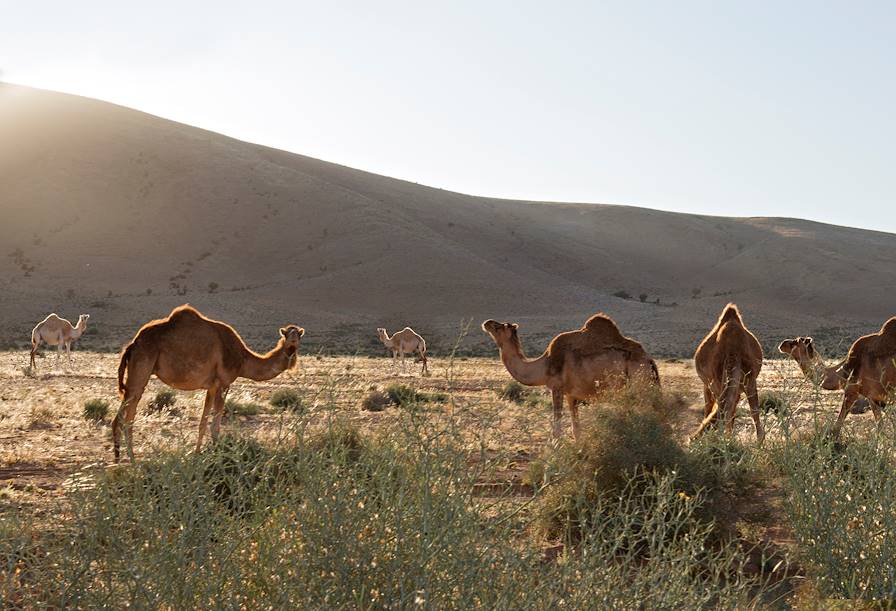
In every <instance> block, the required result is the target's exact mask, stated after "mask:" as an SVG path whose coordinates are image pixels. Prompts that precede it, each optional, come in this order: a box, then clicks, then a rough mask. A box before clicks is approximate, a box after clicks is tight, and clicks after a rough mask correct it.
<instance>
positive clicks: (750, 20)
mask: <svg viewBox="0 0 896 611" xmlns="http://www.w3.org/2000/svg"><path fill="white" fill-rule="evenodd" d="M894 60H896V3H893V2H879V3H878V2H824V3H822V2H784V3H782V2H761V1H751V2H737V3H735V2H712V1H707V2H689V1H682V2H675V3H673V2H659V1H657V2H636V1H623V2H612V3H611V2H581V3H579V2H543V1H542V2H518V1H514V2H510V1H508V2H496V1H495V2H492V1H481V0H480V1H479V2H466V1H464V2H459V1H456V2H450V3H449V2H444V3H441V4H436V3H433V2H420V1H419V0H418V1H417V2H392V1H388V0H377V1H375V2H356V3H350V2H337V1H333V2H215V3H210V2H209V3H206V2H203V3H198V2H196V3H189V2H183V1H178V2H172V1H162V0H156V1H153V2H146V3H143V4H142V5H140V6H138V5H137V4H136V3H132V2H121V1H120V0H119V1H116V2H92V1H89V0H85V1H82V2H72V1H71V0H66V1H64V2H62V1H60V2H42V1H40V0H34V1H29V2H13V1H7V0H2V1H0V71H2V74H0V78H2V79H4V80H8V81H11V82H15V83H20V84H25V85H32V86H36V87H42V88H46V89H54V90H59V91H66V92H71V93H77V94H80V95H85V96H88V97H95V98H100V99H104V100H108V101H111V102H115V103H118V104H122V105H125V106H130V107H133V108H137V109H140V110H144V111H146V112H150V113H152V114H156V115H160V116H162V117H166V118H170V119H174V120H177V121H181V122H183V123H188V124H191V125H197V126H200V127H203V128H207V129H211V130H214V131H217V132H221V133H224V134H227V135H230V136H233V137H236V138H240V139H243V140H249V141H252V142H258V143H261V144H266V145H270V146H274V147H278V148H282V149H286V150H289V151H293V152H296V153H301V154H304V155H310V156H313V157H318V158H321V159H326V160H328V161H334V162H337V163H341V164H344V165H348V166H352V167H356V168H361V169H364V170H369V171H372V172H376V173H379V174H385V175H388V176H395V177H398V178H404V179H407V180H412V181H416V182H419V183H423V184H427V185H431V186H435V187H441V188H444V189H450V190H454V191H461V192H464V193H471V194H476V195H488V196H496V197H507V198H516V199H533V200H556V201H577V202H602V203H619V204H633V205H639V206H646V207H651V208H660V209H665V210H675V211H681V212H697V213H707V214H721V215H733V216H795V217H801V218H810V219H814V220H819V221H824V222H829V223H836V224H843V225H851V226H858V227H866V228H871V229H879V230H884V231H891V232H896V152H894V150H896V149H894V143H896V78H894V76H896V75H894V72H896V61H894Z"/></svg>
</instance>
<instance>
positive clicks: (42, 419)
mask: <svg viewBox="0 0 896 611" xmlns="http://www.w3.org/2000/svg"><path fill="white" fill-rule="evenodd" d="M54 422H56V412H55V411H54V410H53V408H52V407H50V406H49V405H43V404H38V405H32V406H31V409H30V410H29V411H28V426H29V427H30V428H33V429H42V428H50V427H52V426H53V423H54Z"/></svg>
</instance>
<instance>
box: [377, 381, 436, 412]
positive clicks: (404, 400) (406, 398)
mask: <svg viewBox="0 0 896 611" xmlns="http://www.w3.org/2000/svg"><path fill="white" fill-rule="evenodd" d="M385 392H386V394H387V395H389V399H390V400H391V401H392V403H394V404H395V405H397V406H399V407H404V408H408V407H414V406H415V405H417V404H418V403H423V402H425V401H426V396H425V395H424V394H422V393H419V392H417V390H416V389H414V388H411V387H410V386H408V385H407V384H389V385H388V386H387V387H386V391H385Z"/></svg>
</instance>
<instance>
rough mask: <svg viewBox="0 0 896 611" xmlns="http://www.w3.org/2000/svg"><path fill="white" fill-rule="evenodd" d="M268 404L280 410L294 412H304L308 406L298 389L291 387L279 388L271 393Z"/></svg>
mask: <svg viewBox="0 0 896 611" xmlns="http://www.w3.org/2000/svg"><path fill="white" fill-rule="evenodd" d="M270 404H271V405H273V406H274V407H276V408H278V409H280V410H282V411H289V412H294V413H305V412H306V411H308V407H307V406H306V405H305V401H304V399H303V398H302V395H301V394H299V391H297V390H295V389H292V388H280V389H278V390H275V391H274V393H273V394H272V395H271V399H270Z"/></svg>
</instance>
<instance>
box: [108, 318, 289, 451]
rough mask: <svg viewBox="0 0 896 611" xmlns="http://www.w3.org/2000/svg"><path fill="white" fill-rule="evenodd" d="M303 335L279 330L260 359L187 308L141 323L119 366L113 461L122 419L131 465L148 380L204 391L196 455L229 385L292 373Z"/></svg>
mask: <svg viewBox="0 0 896 611" xmlns="http://www.w3.org/2000/svg"><path fill="white" fill-rule="evenodd" d="M304 334H305V330H304V329H302V328H301V327H297V326H295V325H288V326H286V327H283V328H281V329H280V340H279V341H278V342H277V345H276V346H275V347H274V349H273V350H271V351H270V352H268V353H267V354H264V355H261V354H256V353H255V352H253V351H252V350H250V349H249V348H247V347H246V344H245V343H244V342H243V340H242V338H241V337H240V336H239V334H238V333H237V332H236V331H235V330H234V329H233V327H231V326H230V325H227V324H225V323H223V322H219V321H217V320H211V319H210V318H206V317H205V316H203V315H202V314H200V313H199V312H198V311H196V310H195V309H193V308H192V307H190V306H189V305H182V306H180V307H177V308H174V310H172V311H171V314H170V315H169V316H168V318H165V319H162V320H154V321H152V322H149V323H147V324H145V325H143V327H142V328H141V329H140V330H139V331H138V332H137V335H135V336H134V339H133V340H132V341H131V343H129V344H128V345H127V346H125V348H124V351H123V352H122V353H121V362H120V364H119V365H118V391H119V394H120V395H121V396H122V402H121V407H120V408H119V409H118V413H117V414H116V416H115V419H114V420H113V421H112V440H113V445H114V451H115V462H118V459H119V440H120V436H121V435H120V429H121V428H122V419H123V420H124V423H123V426H124V430H125V438H126V441H127V450H128V456H129V457H130V459H131V461H132V462H133V460H134V451H133V447H132V443H131V438H132V430H131V429H132V425H133V422H134V417H135V416H136V414H137V404H138V403H139V402H140V397H141V396H142V395H143V390H144V389H145V388H146V384H147V382H149V378H150V376H152V375H153V374H155V375H156V377H158V378H159V379H160V380H161V381H163V382H164V383H165V384H167V385H169V386H171V387H173V388H177V389H180V390H198V389H200V388H203V389H205V390H207V391H208V392H207V393H206V395H205V407H204V408H203V409H202V418H201V419H200V421H199V439H198V440H197V441H196V451H197V452H198V451H199V450H200V449H201V447H202V437H203V435H204V433H205V426H206V422H207V420H208V416H209V413H212V414H213V421H212V425H211V433H212V439H213V440H216V439H217V438H218V431H219V429H220V426H221V416H222V414H223V412H224V395H225V393H226V391H227V389H228V388H229V387H230V385H231V384H232V383H233V381H234V380H236V379H237V378H240V377H242V378H249V379H250V380H259V381H263V380H270V379H271V378H274V377H276V376H278V375H279V374H280V373H282V372H284V371H286V370H287V369H291V368H292V367H294V366H295V364H296V361H297V360H298V351H299V343H300V341H301V339H302V336H303V335H304ZM125 372H127V380H125Z"/></svg>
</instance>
